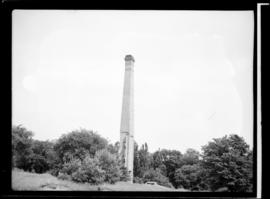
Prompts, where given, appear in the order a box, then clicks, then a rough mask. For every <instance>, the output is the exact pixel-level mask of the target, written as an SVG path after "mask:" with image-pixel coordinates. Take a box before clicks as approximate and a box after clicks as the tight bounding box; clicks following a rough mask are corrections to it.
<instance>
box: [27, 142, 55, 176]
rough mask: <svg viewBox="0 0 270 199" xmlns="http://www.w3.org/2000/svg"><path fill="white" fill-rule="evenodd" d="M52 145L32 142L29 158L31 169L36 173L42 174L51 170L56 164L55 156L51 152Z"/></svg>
mask: <svg viewBox="0 0 270 199" xmlns="http://www.w3.org/2000/svg"><path fill="white" fill-rule="evenodd" d="M53 146H54V145H53V143H52V142H49V141H39V140H33V141H32V146H31V149H32V151H33V154H32V155H31V157H30V160H31V169H32V170H33V171H35V172H37V173H44V172H46V171H48V170H50V169H53V168H54V167H55V166H56V164H57V163H58V161H57V160H58V159H57V155H56V153H55V151H54V150H53Z"/></svg>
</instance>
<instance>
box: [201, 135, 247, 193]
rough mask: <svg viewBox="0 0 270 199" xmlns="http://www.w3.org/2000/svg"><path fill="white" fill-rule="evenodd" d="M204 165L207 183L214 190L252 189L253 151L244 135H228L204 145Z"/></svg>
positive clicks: (240, 190)
mask: <svg viewBox="0 0 270 199" xmlns="http://www.w3.org/2000/svg"><path fill="white" fill-rule="evenodd" d="M202 151H203V154H202V157H203V159H202V165H203V167H204V168H205V169H206V171H207V172H206V173H207V175H206V183H208V185H209V187H210V189H211V190H212V191H216V190H218V189H220V188H225V190H226V189H227V190H228V191H231V192H246V191H250V190H251V189H252V183H251V182H252V151H250V150H249V146H248V145H247V144H246V142H245V141H244V139H243V138H242V137H239V136H238V135H230V136H229V137H228V136H227V135H226V136H224V137H222V138H217V139H213V141H211V142H209V143H208V144H207V145H205V146H203V147H202Z"/></svg>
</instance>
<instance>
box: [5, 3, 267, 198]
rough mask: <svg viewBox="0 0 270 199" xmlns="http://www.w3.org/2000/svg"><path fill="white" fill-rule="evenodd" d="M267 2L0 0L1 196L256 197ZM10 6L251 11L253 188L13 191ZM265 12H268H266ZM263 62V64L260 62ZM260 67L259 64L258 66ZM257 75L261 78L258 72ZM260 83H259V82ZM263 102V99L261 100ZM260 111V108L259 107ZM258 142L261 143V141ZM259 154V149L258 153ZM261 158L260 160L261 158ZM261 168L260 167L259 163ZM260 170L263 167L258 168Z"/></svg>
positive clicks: (51, 8)
mask: <svg viewBox="0 0 270 199" xmlns="http://www.w3.org/2000/svg"><path fill="white" fill-rule="evenodd" d="M258 3H268V2H267V1H260V2H252V3H248V2H242V1H240V2H238V3H235V2H228V1H227V2H219V1H216V2H215V3H210V2H209V3H206V2H203V3H200V4H197V3H194V2H192V1H191V2H190V3H187V2H185V3H181V2H180V3H179V4H178V5H172V4H170V5H168V2H167V5H166V4H164V2H159V3H158V2H155V3H153V4H145V3H142V4H141V5H142V6H143V7H144V8H142V7H140V6H139V5H138V4H137V3H136V4H135V2H133V3H131V4H133V5H127V4H126V3H122V4H120V5H117V4H116V3H115V2H113V1H112V2H111V3H103V2H100V5H98V3H97V4H96V5H93V4H92V2H87V3H86V1H76V2H75V1H73V2H70V1H63V2H53V1H34V0H28V1H27V0H2V1H1V16H2V19H3V22H4V24H3V25H1V26H2V30H3V33H4V36H2V39H3V41H2V43H3V45H2V48H3V49H2V51H1V52H2V56H3V57H2V62H1V71H2V78H1V81H2V84H1V85H4V89H3V90H2V92H3V93H4V95H2V96H5V97H4V100H5V101H4V103H3V102H2V105H4V109H5V111H4V113H5V114H3V119H4V120H3V121H4V123H5V125H4V127H5V129H4V130H3V132H2V135H1V159H2V161H1V174H0V175H1V176H0V178H1V196H3V197H11V196H14V197H61V198H62V197H67V198H69V197H79V198H127V197H128V198H193V197H194V198H195V197H199V198H256V196H257V100H258V99H257V92H258V91H257V50H258V49H257V27H258V26H257V4H258ZM269 7H270V6H265V7H264V8H263V9H262V11H263V12H262V14H261V16H262V27H261V30H262V40H263V39H265V38H267V37H269V32H267V27H266V24H267V22H268V21H267V20H265V18H266V17H269ZM14 9H29V10H32V9H41V10H43V9H44V10H47V9H49V10H74V9H75V10H187V11H188V10H198V11H204V10H205V11H211V10H217V11H245V10H246V11H253V13H254V42H253V43H254V51H253V102H254V108H253V112H254V117H253V118H254V119H253V123H254V126H253V147H254V148H253V151H254V156H253V158H254V159H253V163H254V167H253V172H254V173H253V174H254V175H253V182H254V183H253V192H251V193H231V192H111V191H104V192H103V191H99V192H98V191H14V190H12V189H11V126H12V123H11V121H12V120H11V118H12V89H11V88H12V11H13V10H14ZM267 12H268V14H266V13H267ZM261 43H262V53H261V58H262V62H263V63H266V62H267V61H268V60H267V59H266V58H267V55H266V53H267V51H266V50H265V49H263V48H264V47H265V48H267V47H268V49H269V44H268V46H267V45H265V44H264V43H263V42H261ZM268 63H269V61H268ZM262 65H263V64H262ZM261 71H263V68H262V69H261ZM261 79H264V76H263V75H262V77H261ZM262 86H263V85H262ZM262 106H263V103H262ZM261 111H262V109H261ZM262 146H264V144H263V143H262ZM262 154H263V153H262ZM262 162H263V161H262ZM263 168H264V167H263ZM262 171H264V169H262ZM261 191H262V196H264V193H265V192H264V191H265V190H264V189H263V186H262V190H261Z"/></svg>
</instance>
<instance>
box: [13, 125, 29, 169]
mask: <svg viewBox="0 0 270 199" xmlns="http://www.w3.org/2000/svg"><path fill="white" fill-rule="evenodd" d="M32 137H33V132H32V131H29V130H27V129H26V128H25V127H23V126H22V125H18V126H12V166H13V167H17V168H20V169H23V170H26V171H31V169H30V167H29V165H30V161H29V157H30V156H31V155H32V153H33V152H32V150H31V145H32Z"/></svg>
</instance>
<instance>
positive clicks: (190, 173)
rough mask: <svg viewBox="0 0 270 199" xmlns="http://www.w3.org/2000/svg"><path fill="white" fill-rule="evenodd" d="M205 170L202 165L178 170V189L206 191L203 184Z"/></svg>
mask: <svg viewBox="0 0 270 199" xmlns="http://www.w3.org/2000/svg"><path fill="white" fill-rule="evenodd" d="M203 173H204V171H203V168H202V167H201V165H200V164H192V165H191V164H187V165H184V166H182V167H181V168H179V169H177V170H176V172H175V182H176V186H177V188H185V189H189V190H205V189H207V187H206V185H205V184H204V183H203Z"/></svg>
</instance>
